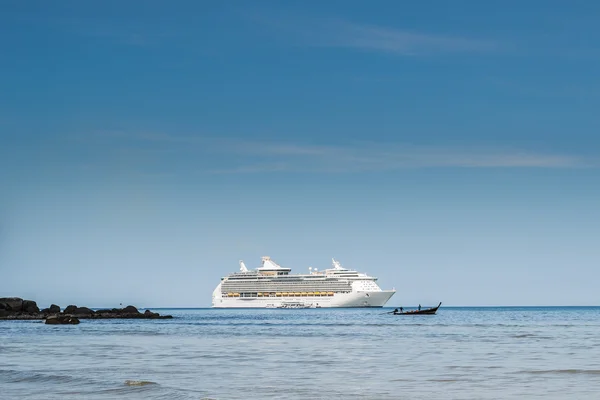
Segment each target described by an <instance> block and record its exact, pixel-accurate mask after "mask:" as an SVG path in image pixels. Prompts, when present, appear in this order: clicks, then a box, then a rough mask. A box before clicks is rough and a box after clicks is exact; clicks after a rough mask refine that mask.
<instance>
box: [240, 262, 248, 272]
mask: <svg viewBox="0 0 600 400" xmlns="http://www.w3.org/2000/svg"><path fill="white" fill-rule="evenodd" d="M240 271H242V272H248V268H246V264H244V262H243V261H242V260H240Z"/></svg>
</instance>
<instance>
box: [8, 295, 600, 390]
mask: <svg viewBox="0 0 600 400" xmlns="http://www.w3.org/2000/svg"><path fill="white" fill-rule="evenodd" d="M390 310H391V309H389V308H384V309H246V310H240V309H227V310H219V309H154V311H159V312H160V313H161V314H171V315H173V316H174V318H173V319H172V320H96V321H92V320H82V321H81V324H79V325H73V326H55V325H52V326H50V325H45V324H43V323H41V322H39V321H0V399H61V400H64V399H219V400H221V399H223V400H225V399H538V398H539V399H600V307H494V308H492V307H481V308H452V307H444V306H442V308H440V310H439V311H438V313H437V315H433V316H431V315H430V316H394V315H390V314H388V312H389V311H390Z"/></svg>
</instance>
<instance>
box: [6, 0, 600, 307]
mask: <svg viewBox="0 0 600 400" xmlns="http://www.w3.org/2000/svg"><path fill="white" fill-rule="evenodd" d="M598 18H600V3H597V2H592V1H579V2H577V1H575V2H571V3H569V5H567V4H566V3H564V2H559V1H530V2H526V3H523V2H516V1H507V2H502V3H491V2H481V1H462V2H458V3H457V2H453V3H450V2H442V1H439V2H427V3H424V2H422V3H418V4H410V3H408V2H397V1H378V2H374V3H370V4H366V3H365V2H358V1H326V2H301V1H288V2H280V1H257V2H246V1H238V2H233V1H222V2H212V3H209V2H196V1H190V2H171V3H169V4H167V3H165V2H153V1H144V2H134V1H131V2H126V3H123V2H116V1H115V2H110V1H107V2H102V3H101V4H92V3H89V2H75V1H73V2H68V1H63V2H52V3H50V2H42V1H39V2H20V1H5V2H2V4H0V54H1V56H0V76H1V77H2V78H1V79H0V207H1V208H0V274H1V276H2V279H1V280H0V295H16V296H22V297H29V298H34V299H36V300H38V302H39V303H42V304H43V305H45V304H46V303H49V302H51V301H54V302H58V303H60V304H61V305H66V304H67V303H78V304H85V305H90V306H112V305H116V304H118V303H121V302H122V303H133V304H136V305H138V306H208V305H210V295H211V292H212V289H213V288H214V286H215V285H216V284H217V282H218V280H219V278H220V277H221V276H223V275H225V274H227V273H229V272H231V271H234V270H236V269H237V261H238V260H239V259H244V260H245V261H246V264H247V265H248V266H249V267H253V266H257V265H258V263H259V261H260V256H262V255H270V256H272V257H273V258H274V259H275V260H276V261H277V262H279V263H280V264H283V265H286V266H290V267H292V268H294V269H295V270H296V271H307V268H308V267H309V266H313V267H317V268H325V267H327V266H328V265H329V262H330V261H329V260H330V258H331V257H332V256H333V257H336V258H339V259H340V260H341V261H342V263H343V264H345V265H347V266H349V267H354V268H357V269H359V270H361V271H365V272H368V273H370V274H373V275H376V276H378V277H379V278H380V282H379V283H380V285H381V286H382V287H383V288H391V287H395V288H396V289H397V290H398V293H397V294H396V295H395V297H394V298H392V300H391V302H390V303H389V305H400V304H402V305H410V304H417V303H421V304H429V303H436V302H437V301H444V302H445V303H447V304H449V305H598V304H600V301H599V298H598V294H597V289H596V284H595V282H597V280H598V279H599V278H600V270H599V269H598V266H599V261H600V251H599V249H598V243H599V242H600V227H599V226H600V207H599V204H600V202H599V197H600V196H599V195H600V171H599V167H600V157H599V154H600V140H599V139H598V131H599V128H600V122H599V121H600V120H599V119H598V112H597V110H598V109H600V75H599V74H598V71H599V70H600V48H599V47H598V43H600V28H598V26H597V25H598V24H597V21H598Z"/></svg>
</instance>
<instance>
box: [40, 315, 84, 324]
mask: <svg viewBox="0 0 600 400" xmlns="http://www.w3.org/2000/svg"><path fill="white" fill-rule="evenodd" d="M46 324H47V325H77V324H79V318H77V317H73V316H71V315H51V316H49V317H48V318H46Z"/></svg>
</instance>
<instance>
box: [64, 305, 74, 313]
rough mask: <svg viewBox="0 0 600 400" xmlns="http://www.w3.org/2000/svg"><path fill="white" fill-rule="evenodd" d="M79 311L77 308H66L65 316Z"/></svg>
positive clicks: (72, 306)
mask: <svg viewBox="0 0 600 400" xmlns="http://www.w3.org/2000/svg"><path fill="white" fill-rule="evenodd" d="M75 310H77V306H75V305H70V306H67V308H65V311H64V314H73V311H75Z"/></svg>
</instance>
